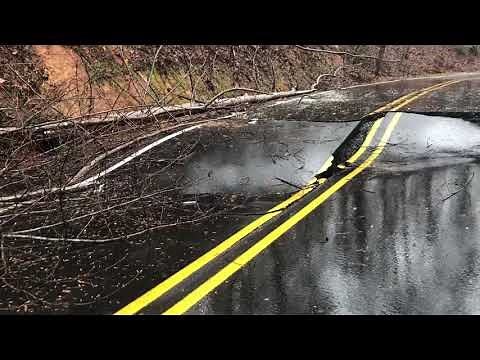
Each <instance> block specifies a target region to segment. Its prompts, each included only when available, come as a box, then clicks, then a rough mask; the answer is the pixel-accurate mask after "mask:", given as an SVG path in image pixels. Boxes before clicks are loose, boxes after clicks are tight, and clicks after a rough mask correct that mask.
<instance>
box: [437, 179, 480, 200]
mask: <svg viewBox="0 0 480 360" xmlns="http://www.w3.org/2000/svg"><path fill="white" fill-rule="evenodd" d="M474 175H475V172H472V176H471V177H470V179H468V181H467V182H466V183H465V185H463V186H462V188H461V189H460V190H457V191H455V192H454V193H452V194H450V195H448V196H447V197H446V198H444V199H442V201H445V200H448V199H450V198H451V197H452V196H454V195H457V194H458V193H459V192H461V191H463V190H465V188H466V187H467V186H468V184H470V182H471V181H472V179H473V176H474Z"/></svg>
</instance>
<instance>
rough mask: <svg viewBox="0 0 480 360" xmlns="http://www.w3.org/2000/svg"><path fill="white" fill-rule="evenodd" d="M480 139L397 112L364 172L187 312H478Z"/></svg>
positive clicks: (471, 126) (478, 129)
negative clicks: (389, 134) (394, 124)
mask: <svg viewBox="0 0 480 360" xmlns="http://www.w3.org/2000/svg"><path fill="white" fill-rule="evenodd" d="M479 141H480V122H478V123H472V122H466V121H464V120H461V119H456V118H444V117H440V118H437V117H425V116H421V115H414V114H407V115H403V116H402V118H401V120H400V122H399V125H398V126H397V128H396V130H395V132H394V133H393V135H392V138H391V144H392V145H391V146H387V147H386V148H385V150H384V153H383V154H382V155H381V156H380V157H379V158H378V159H377V160H376V161H375V163H374V164H373V166H372V167H371V168H369V169H367V170H366V171H365V172H363V173H362V174H361V175H359V176H358V177H357V178H356V179H354V180H352V181H351V182H350V183H349V184H347V185H346V186H345V187H344V188H342V189H341V190H340V191H338V192H336V193H335V194H334V195H333V196H332V197H331V198H330V199H329V200H328V201H327V202H325V203H324V204H322V205H321V206H320V207H318V208H317V209H316V210H315V211H314V212H313V213H312V214H310V215H309V216H308V217H307V218H305V219H304V220H303V221H301V222H300V223H299V224H298V225H297V226H295V227H294V228H293V229H291V230H290V231H288V232H287V233H286V234H285V235H283V236H282V237H281V238H280V239H279V240H278V241H277V242H276V243H274V244H272V245H271V246H270V247H269V248H267V249H266V250H265V251H264V252H263V253H262V254H261V255H259V256H258V257H257V258H256V259H255V260H253V261H252V262H251V263H250V264H248V265H247V266H246V267H245V268H243V269H242V270H240V271H239V272H238V273H236V274H235V275H233V276H232V278H230V280H228V281H227V282H225V283H224V284H223V285H221V286H220V287H218V288H217V289H216V290H215V291H214V292H213V293H211V294H210V295H208V296H207V297H205V298H204V299H203V300H202V301H201V302H200V303H199V304H197V305H196V306H195V307H194V308H192V309H191V310H190V312H189V313H191V314H477V313H480V300H479V299H480V278H479V275H480V252H479V250H480V242H479V240H478V239H480V237H479V235H480V234H479V231H480V226H479V224H480V222H479V220H480V202H479V201H480V198H479V195H478V191H476V189H478V187H479V186H480V176H479V175H480V163H479V161H478V159H480V157H479V156H480V149H479V145H478V144H480V142H479ZM393 144H394V145H393ZM475 174H476V176H475ZM327 239H328V240H327Z"/></svg>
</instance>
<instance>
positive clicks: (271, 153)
mask: <svg viewBox="0 0 480 360" xmlns="http://www.w3.org/2000/svg"><path fill="white" fill-rule="evenodd" d="M357 124H358V122H348V123H323V124H322V123H310V122H300V121H271V122H262V123H258V124H251V125H249V130H250V131H251V132H252V133H254V134H255V136H253V138H246V139H245V138H243V139H237V140H235V141H232V142H231V143H222V142H217V143H215V144H212V146H210V147H209V148H208V151H207V152H203V153H200V154H198V155H196V156H195V157H193V158H192V160H191V161H190V162H189V163H188V164H187V165H186V168H185V174H186V177H187V178H189V179H191V180H192V181H193V180H194V179H197V181H196V183H195V184H194V185H192V186H189V187H187V188H186V189H185V191H184V192H185V193H186V194H194V193H219V192H221V193H239V192H241V193H244V194H268V193H276V192H286V191H292V190H295V188H294V187H292V186H290V185H287V184H286V183H285V182H284V181H286V182H289V183H292V184H296V185H298V186H302V185H305V184H306V183H307V182H308V181H309V180H310V179H311V178H312V177H313V176H314V175H315V174H316V173H317V172H318V170H319V169H320V168H321V166H322V165H323V163H324V162H325V161H326V160H327V159H328V158H329V156H330V155H331V154H332V153H333V151H334V150H335V149H336V148H337V147H338V146H339V144H340V143H341V142H342V141H343V140H344V139H345V138H346V137H347V135H348V134H349V133H350V132H351V131H352V129H353V128H354V127H355V126H356V125H357ZM277 178H279V179H282V180H284V181H282V180H278V179H277Z"/></svg>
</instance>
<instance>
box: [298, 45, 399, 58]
mask: <svg viewBox="0 0 480 360" xmlns="http://www.w3.org/2000/svg"><path fill="white" fill-rule="evenodd" d="M295 47H297V48H299V49H302V50H307V51H314V52H319V53H325V54H333V55H346V56H351V57H357V58H366V59H374V60H380V59H379V58H378V57H376V56H370V55H359V54H352V53H350V52H347V51H333V50H322V49H314V48H309V47H305V46H300V45H295ZM381 61H389V62H399V61H400V60H386V59H381Z"/></svg>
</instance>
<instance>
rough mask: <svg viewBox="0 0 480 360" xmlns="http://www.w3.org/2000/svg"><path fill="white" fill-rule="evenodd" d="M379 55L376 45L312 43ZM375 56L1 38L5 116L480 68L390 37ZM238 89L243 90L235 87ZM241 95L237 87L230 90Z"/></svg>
mask: <svg viewBox="0 0 480 360" xmlns="http://www.w3.org/2000/svg"><path fill="white" fill-rule="evenodd" d="M316 48H318V49H324V50H329V51H334V52H335V51H336V52H349V53H352V54H363V55H368V56H373V57H375V56H379V54H380V52H379V51H380V49H379V48H380V47H379V46H360V45H357V46H316ZM384 59H386V60H397V61H387V62H384V63H382V67H381V69H380V71H379V73H378V74H377V67H376V61H375V59H372V58H365V57H354V56H350V55H346V54H333V53H318V52H312V51H307V50H303V49H300V48H298V47H295V46H253V45H248V46H71V47H69V46H60V45H47V46H2V47H0V65H2V70H3V71H2V73H0V94H1V96H0V107H2V108H3V110H4V111H5V113H4V114H3V116H2V117H1V119H0V120H2V121H1V122H2V125H6V123H8V124H10V125H14V126H18V125H21V124H23V122H24V121H29V122H32V121H35V120H36V119H41V120H45V118H46V117H49V118H51V117H55V116H57V115H60V116H67V117H72V116H81V115H85V114H89V113H95V112H100V111H105V110H111V109H122V108H126V107H136V106H141V105H145V104H155V105H162V106H165V105H172V104H178V103H184V102H188V101H196V102H205V101H208V99H211V98H212V97H213V96H214V95H215V94H218V93H220V92H221V91H224V90H226V89H229V88H233V87H244V88H252V89H257V90H261V91H264V92H274V91H285V90H290V89H292V88H296V89H309V88H310V87H311V86H312V84H313V83H315V82H316V80H317V78H318V76H319V75H321V74H333V73H335V74H336V76H325V77H322V78H321V80H320V81H319V82H318V88H319V89H328V88H335V87H339V86H347V85H353V84H358V83H365V82H370V81H374V80H376V79H383V78H392V77H394V78H395V77H402V76H411V75H422V74H432V73H440V72H449V71H452V72H453V71H475V70H479V69H480V58H479V57H477V56H475V55H474V54H470V53H465V52H464V53H462V52H460V51H458V49H455V48H453V47H448V46H387V47H386V48H385V54H384ZM240 94H241V92H240ZM236 95H239V93H238V92H236V93H235V92H232V93H229V96H236Z"/></svg>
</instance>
